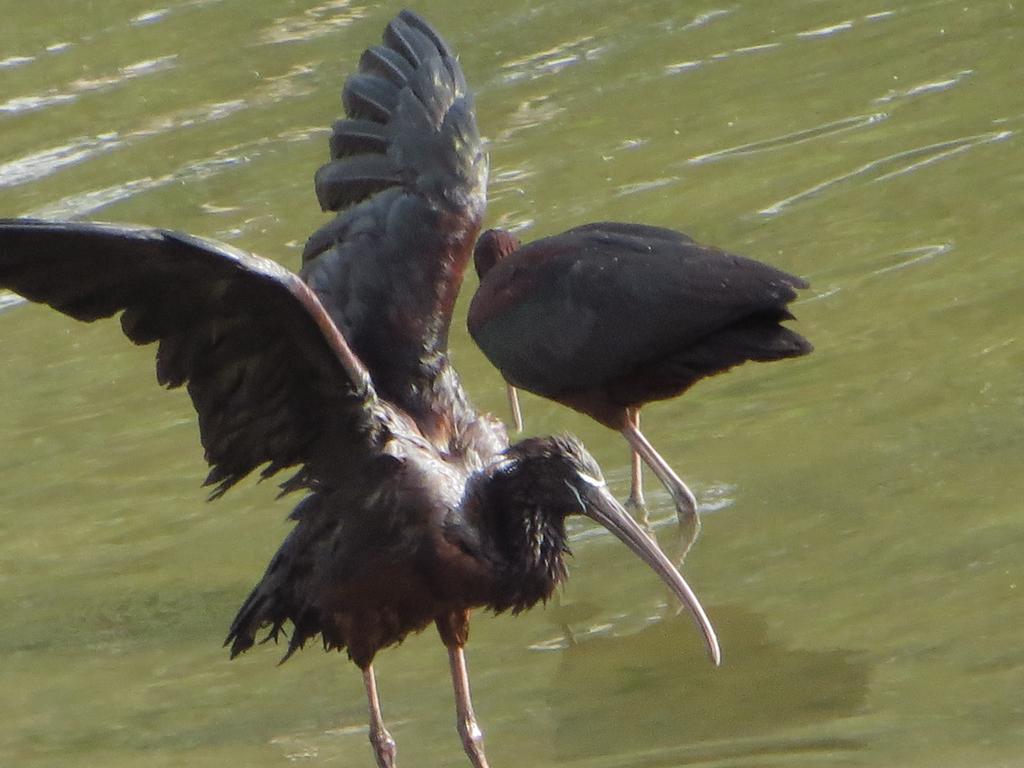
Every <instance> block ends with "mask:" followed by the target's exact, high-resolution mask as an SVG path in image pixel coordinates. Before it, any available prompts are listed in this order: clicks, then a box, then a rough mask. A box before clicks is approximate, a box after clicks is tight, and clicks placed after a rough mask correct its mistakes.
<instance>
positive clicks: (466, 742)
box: [458, 713, 488, 768]
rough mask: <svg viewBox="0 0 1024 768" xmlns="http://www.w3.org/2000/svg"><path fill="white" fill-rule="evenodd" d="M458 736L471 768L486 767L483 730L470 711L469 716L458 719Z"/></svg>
mask: <svg viewBox="0 0 1024 768" xmlns="http://www.w3.org/2000/svg"><path fill="white" fill-rule="evenodd" d="M458 728H459V736H461V737H462V748H463V749H464V750H466V756H467V757H469V762H470V763H472V765H473V768H488V765H487V756H486V755H485V754H484V732H483V731H481V730H480V726H479V725H478V724H477V722H476V718H475V717H474V716H473V714H472V713H470V715H469V717H466V718H460V719H459V726H458Z"/></svg>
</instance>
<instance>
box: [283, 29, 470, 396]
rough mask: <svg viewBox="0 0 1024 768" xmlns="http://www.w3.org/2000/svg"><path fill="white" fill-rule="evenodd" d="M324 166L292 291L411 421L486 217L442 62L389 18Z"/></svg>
mask: <svg viewBox="0 0 1024 768" xmlns="http://www.w3.org/2000/svg"><path fill="white" fill-rule="evenodd" d="M342 101H343V103H344V107H345V113H346V115H347V118H346V119H343V120H339V121H338V122H336V123H335V124H334V129H333V133H332V136H331V143H330V148H331V160H330V162H328V163H327V164H326V165H324V166H322V167H321V168H320V169H319V171H317V174H316V193H317V197H318V198H319V200H320V205H321V206H322V207H323V208H324V210H330V211H337V212H338V215H337V216H336V217H335V218H334V219H333V220H332V221H331V222H329V223H328V224H327V225H325V226H324V227H322V228H321V229H320V230H319V231H317V232H316V233H315V234H314V235H313V236H312V237H311V238H310V239H309V241H308V243H307V245H306V249H305V253H304V255H303V260H304V267H303V273H302V274H303V278H304V279H305V280H306V281H307V283H308V284H309V285H310V287H311V288H312V289H313V290H314V291H315V292H316V294H317V296H319V297H320V300H321V302H323V305H324V306H325V307H326V309H327V311H328V312H329V313H330V315H331V317H332V318H333V319H334V321H335V323H336V324H337V326H338V327H339V328H340V329H341V330H342V332H343V333H344V335H345V338H346V339H348V341H349V343H350V344H351V345H352V348H353V349H354V350H355V352H356V354H358V355H359V357H360V358H361V359H362V360H363V362H364V363H365V364H366V366H367V368H368V369H369V370H370V371H371V372H372V374H373V379H374V383H375V385H376V386H377V389H378V391H379V392H380V393H381V396H382V397H385V398H387V399H389V400H392V401H393V402H396V403H398V404H399V405H401V406H402V407H403V408H406V409H408V410H410V411H411V412H413V413H415V412H416V411H417V410H418V409H417V407H416V406H417V404H416V403H415V402H407V400H408V399H409V397H410V394H409V393H415V392H417V391H427V390H429V389H430V388H431V387H433V386H434V381H435V379H436V376H437V375H438V369H439V368H444V367H445V366H446V365H447V361H446V358H445V354H446V351H447V344H448V328H449V325H450V322H451V313H452V308H453V306H454V303H455V298H456V296H457V294H458V291H459V288H460V286H461V284H462V276H463V272H464V271H465V267H466V264H467V261H468V259H469V257H470V255H471V252H472V247H473V242H474V240H475V238H476V235H477V232H478V231H479V228H480V222H481V219H482V217H483V212H484V207H485V204H486V181H487V157H486V154H485V153H484V150H483V144H482V142H481V139H480V136H479V133H478V131H477V126H476V115H475V113H474V110H473V101H472V95H471V94H470V92H469V90H468V88H467V86H466V81H465V78H464V76H463V74H462V69H461V67H460V66H459V63H458V60H457V59H456V57H455V54H454V53H453V52H452V50H451V49H450V48H449V47H448V45H447V44H446V43H445V42H444V41H443V40H442V39H441V37H440V36H439V35H438V34H437V32H436V31H435V30H434V29H433V28H432V27H431V26H430V25H429V24H427V22H426V21H424V20H423V19H422V18H420V17H419V16H417V15H416V14H414V13H411V12H409V11H403V12H402V13H401V14H399V15H398V16H397V17H396V18H395V19H393V20H392V21H391V22H390V23H389V24H388V26H387V28H386V30H385V32H384V42H383V45H377V46H373V47H371V48H369V49H368V50H366V51H365V52H364V53H363V55H362V58H361V59H360V62H359V72H358V73H356V74H354V75H352V76H351V77H349V79H348V80H347V82H346V83H345V87H344V91H343V93H342Z"/></svg>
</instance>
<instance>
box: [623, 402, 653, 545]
mask: <svg viewBox="0 0 1024 768" xmlns="http://www.w3.org/2000/svg"><path fill="white" fill-rule="evenodd" d="M626 418H627V419H628V420H629V423H630V424H631V425H632V427H633V429H635V430H636V431H637V432H639V431H640V409H639V408H627V409H626ZM629 457H630V464H631V468H632V473H631V477H632V480H631V482H630V486H629V498H628V499H626V509H628V510H629V511H630V512H632V513H633V516H634V517H637V516H639V518H640V519H639V523H640V525H642V526H643V527H644V529H645V530H646V531H647V532H648V533H652V530H651V521H650V518H649V517H648V516H647V506H646V505H645V503H644V476H643V463H642V460H641V458H640V453H639V452H638V451H637V450H636V449H635V448H634V449H632V450H631V451H630V454H629Z"/></svg>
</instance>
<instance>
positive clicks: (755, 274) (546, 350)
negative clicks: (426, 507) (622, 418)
mask: <svg viewBox="0 0 1024 768" xmlns="http://www.w3.org/2000/svg"><path fill="white" fill-rule="evenodd" d="M805 287H807V284H806V282H804V281H803V280H802V279H801V278H799V277H796V276H794V275H790V274H788V273H786V272H783V271H782V270H779V269H776V268H774V267H771V266H769V265H767V264H762V263H761V262H758V261H754V260H752V259H747V258H744V257H742V256H736V255H734V254H730V253H726V252H725V251H722V250H719V249H717V248H713V247H709V246H703V245H699V244H697V243H695V242H693V241H692V240H691V239H690V238H689V237H688V236H686V235H683V234H681V233H676V232H673V231H672V230H666V229H661V228H659V227H648V226H644V225H633V224H618V223H614V222H602V223H598V224H590V225H584V226H582V227H577V228H575V229H571V230H569V231H567V232H564V233H562V234H561V235H556V236H553V237H547V238H542V239H540V240H535V241H533V242H531V243H528V244H526V245H524V246H522V247H521V248H520V249H519V250H518V251H516V252H515V253H514V254H512V255H510V256H509V257H507V258H506V259H504V260H502V261H501V262H500V263H498V264H497V265H496V266H495V267H494V268H493V269H492V270H491V271H490V272H488V274H487V277H486V278H485V279H484V281H483V282H482V283H481V286H480V289H479V290H478V291H477V294H476V295H475V296H474V298H473V302H472V304H471V306H470V310H469V328H470V332H471V334H472V335H473V338H474V339H475V340H476V342H477V344H479V346H480V347H481V349H483V350H484V352H485V353H486V354H487V355H488V357H490V358H491V360H492V362H495V363H496V364H497V365H498V367H499V368H501V370H502V372H503V373H504V374H505V375H506V377H507V378H508V379H509V381H511V382H512V383H514V384H520V385H522V386H526V387H527V388H529V389H531V390H532V391H534V392H537V393H538V394H542V395H548V396H551V395H554V394H557V393H559V392H564V391H575V390H580V389H586V388H588V387H593V386H595V385H596V384H600V383H603V382H607V381H609V380H612V379H615V378H617V377H619V376H621V375H622V374H623V372H624V371H630V370H633V369H634V368H636V367H637V366H641V365H644V364H645V363H647V362H648V361H650V360H654V359H658V358H659V357H661V356H664V355H667V354H670V353H672V352H673V350H677V349H680V348H684V347H687V346H689V345H691V344H695V343H697V342H698V341H699V340H700V339H702V338H704V337H706V336H708V335H710V334H713V333H716V332H719V331H722V330H724V329H726V328H728V327H729V326H730V325H732V324H733V323H736V322H739V321H741V320H743V319H744V318H752V317H762V316H763V317H765V318H766V319H769V320H771V321H772V322H775V321H778V320H784V319H787V318H788V317H790V315H789V312H788V310H787V309H786V305H787V304H788V303H789V302H791V301H792V300H793V299H795V298H796V289H798V288H805Z"/></svg>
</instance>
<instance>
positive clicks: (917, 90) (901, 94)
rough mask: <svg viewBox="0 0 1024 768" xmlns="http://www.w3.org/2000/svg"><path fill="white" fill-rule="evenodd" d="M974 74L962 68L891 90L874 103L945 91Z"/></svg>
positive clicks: (884, 102)
mask: <svg viewBox="0 0 1024 768" xmlns="http://www.w3.org/2000/svg"><path fill="white" fill-rule="evenodd" d="M973 74H974V70H973V69H962V70H960V71H959V72H957V73H955V74H953V75H950V76H949V77H944V78H942V79H940V80H930V81H928V82H925V83H919V84H918V85H912V86H910V87H909V88H906V89H904V90H902V91H897V90H891V91H889V92H888V93H886V94H885V95H884V96H879V97H878V98H877V99H875V100H874V103H875V104H887V103H888V102H890V101H895V100H896V99H908V98H913V97H915V96H920V95H922V94H926V93H936V92H939V91H947V90H949V89H950V88H952V87H953V86H955V85H959V84H960V83H962V82H963V81H964V80H966V79H967V78H968V77H970V76H971V75H973Z"/></svg>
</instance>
